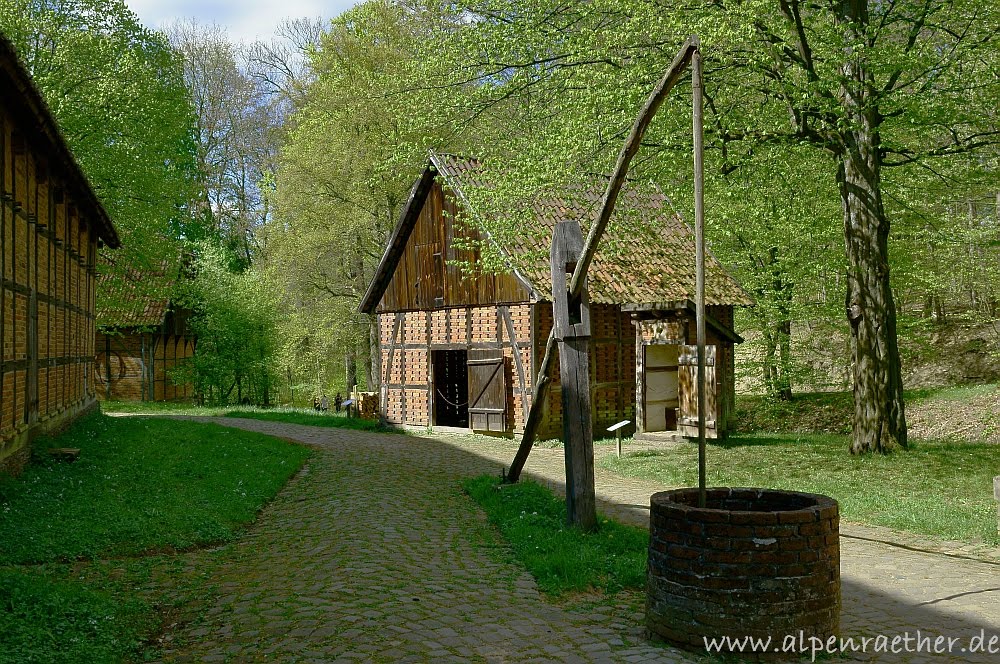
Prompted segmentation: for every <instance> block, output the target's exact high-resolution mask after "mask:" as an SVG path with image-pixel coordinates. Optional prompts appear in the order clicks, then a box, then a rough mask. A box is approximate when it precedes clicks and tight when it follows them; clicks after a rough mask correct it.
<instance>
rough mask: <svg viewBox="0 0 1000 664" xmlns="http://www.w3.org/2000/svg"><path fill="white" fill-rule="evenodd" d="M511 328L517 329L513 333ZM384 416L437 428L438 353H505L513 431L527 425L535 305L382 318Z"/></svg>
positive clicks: (509, 418)
mask: <svg viewBox="0 0 1000 664" xmlns="http://www.w3.org/2000/svg"><path fill="white" fill-rule="evenodd" d="M509 330H513V343H512V341H511V338H512V335H511V333H510V331H509ZM379 333H380V341H381V343H380V345H381V352H382V363H381V367H382V376H381V378H382V381H381V382H382V399H381V408H382V415H383V417H384V418H385V420H386V422H387V423H389V424H394V425H399V426H424V427H425V426H431V425H433V424H434V423H433V422H432V415H431V414H432V413H433V412H434V399H435V397H436V395H435V393H434V389H433V388H434V385H433V366H432V363H431V353H432V351H433V350H434V349H442V350H445V349H452V350H453V349H457V348H462V349H502V351H503V354H504V371H505V374H506V380H505V383H506V386H507V404H508V406H509V409H508V414H507V421H508V430H519V429H521V428H523V426H524V419H525V416H526V413H527V409H528V408H530V404H531V401H530V399H531V388H530V380H531V378H530V376H531V368H532V364H531V307H530V305H528V304H515V305H510V306H507V305H502V306H498V307H456V308H449V309H438V310H435V311H409V312H398V313H391V314H380V315H379Z"/></svg>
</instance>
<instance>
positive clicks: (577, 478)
mask: <svg viewBox="0 0 1000 664" xmlns="http://www.w3.org/2000/svg"><path fill="white" fill-rule="evenodd" d="M582 249H583V233H582V232H581V230H580V224H579V223H577V222H576V221H563V222H560V223H559V224H557V225H556V228H555V232H554V233H553V234H552V251H551V254H550V257H551V261H552V263H551V264H552V318H553V330H554V331H555V335H556V339H557V340H558V342H559V372H560V373H559V375H560V384H561V386H562V408H563V413H562V416H563V445H564V447H565V456H566V519H567V521H568V522H569V524H570V525H571V526H578V527H580V528H582V529H584V530H593V529H594V528H596V527H597V503H596V497H595V489H594V433H593V424H592V419H591V413H590V366H589V364H590V360H589V355H588V350H589V346H590V303H589V302H588V301H587V288H586V282H584V286H583V291H582V293H581V295H580V297H577V298H574V297H571V296H570V292H569V288H568V287H567V281H568V280H567V278H566V277H567V273H568V272H571V271H572V270H573V269H574V268H575V267H576V263H577V261H578V260H579V259H580V252H581V251H582Z"/></svg>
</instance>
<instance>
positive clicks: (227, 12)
mask: <svg viewBox="0 0 1000 664" xmlns="http://www.w3.org/2000/svg"><path fill="white" fill-rule="evenodd" d="M125 2H126V4H127V5H128V6H129V7H130V8H131V9H132V11H134V12H135V13H136V14H137V15H138V16H139V19H140V20H141V21H142V22H143V23H144V24H145V25H147V26H148V27H150V28H153V29H160V28H162V27H166V26H167V25H168V24H170V23H172V22H173V21H175V20H176V19H179V18H194V19H197V21H198V22H199V23H206V24H210V23H218V24H219V25H221V26H223V27H225V28H227V30H228V32H229V35H230V38H231V39H233V40H234V41H239V40H245V41H253V40H255V39H264V40H270V38H271V37H272V36H273V35H274V28H275V26H276V25H277V24H278V22H279V21H280V20H281V19H283V18H302V17H310V18H311V17H315V16H322V17H323V18H325V19H330V18H333V17H334V16H336V15H338V14H340V13H341V12H343V11H345V10H346V9H349V8H350V7H351V6H353V5H354V4H355V2H356V0H125Z"/></svg>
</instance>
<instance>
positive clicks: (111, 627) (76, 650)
mask: <svg viewBox="0 0 1000 664" xmlns="http://www.w3.org/2000/svg"><path fill="white" fill-rule="evenodd" d="M148 608H149V607H147V606H146V605H145V603H144V602H142V601H141V600H138V599H135V598H124V597H115V596H113V595H111V594H108V593H105V592H100V591H95V590H92V589H90V588H88V587H86V586H85V585H83V584H81V583H78V582H74V581H61V580H51V579H49V578H47V576H46V575H45V574H42V573H39V572H38V571H35V570H28V571H21V570H14V569H3V568H0V662H114V661H121V659H122V658H123V656H125V655H127V654H129V653H133V652H136V651H137V649H138V648H139V647H140V646H141V644H142V642H143V639H144V634H145V633H146V632H147V631H149V630H151V629H154V628H155V621H154V620H153V619H152V618H151V616H150V615H149V613H148Z"/></svg>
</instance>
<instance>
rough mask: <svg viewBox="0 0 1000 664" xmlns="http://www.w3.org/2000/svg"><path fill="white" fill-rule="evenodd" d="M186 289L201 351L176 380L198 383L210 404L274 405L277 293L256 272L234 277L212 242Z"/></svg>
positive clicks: (184, 300) (200, 256) (184, 295)
mask: <svg viewBox="0 0 1000 664" xmlns="http://www.w3.org/2000/svg"><path fill="white" fill-rule="evenodd" d="M180 289H181V295H180V297H179V301H180V302H182V303H183V304H185V305H186V306H188V307H189V308H191V309H192V310H193V311H194V315H193V316H192V318H191V321H190V325H191V329H192V331H193V332H194V333H195V335H196V336H197V338H198V346H197V348H196V350H195V356H194V357H193V358H192V359H191V360H189V361H188V362H187V363H185V364H184V365H183V366H181V367H180V368H179V369H178V370H177V371H176V372H175V379H177V380H178V381H182V382H190V383H193V384H194V386H195V391H196V393H197V394H198V396H199V399H200V400H202V401H203V402H204V403H207V404H208V405H218V404H222V405H225V404H229V403H253V404H259V405H264V406H266V405H268V404H269V403H270V398H271V393H272V391H273V390H274V386H275V382H276V381H275V367H274V355H275V351H276V346H277V339H278V318H277V303H276V296H275V293H274V291H273V290H272V289H271V288H270V287H269V286H268V284H267V283H266V282H265V281H264V280H263V279H262V278H261V275H260V273H259V272H258V271H257V270H256V269H254V268H250V269H248V270H246V271H244V272H234V271H233V270H232V269H231V264H230V262H229V255H228V254H227V253H226V252H224V251H223V250H222V249H220V248H218V247H217V246H215V245H213V244H211V243H207V242H206V243H203V244H202V245H201V246H200V248H199V250H198V255H197V260H196V262H195V266H194V276H193V278H192V279H191V280H189V281H187V282H185V283H183V284H181V286H180Z"/></svg>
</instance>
